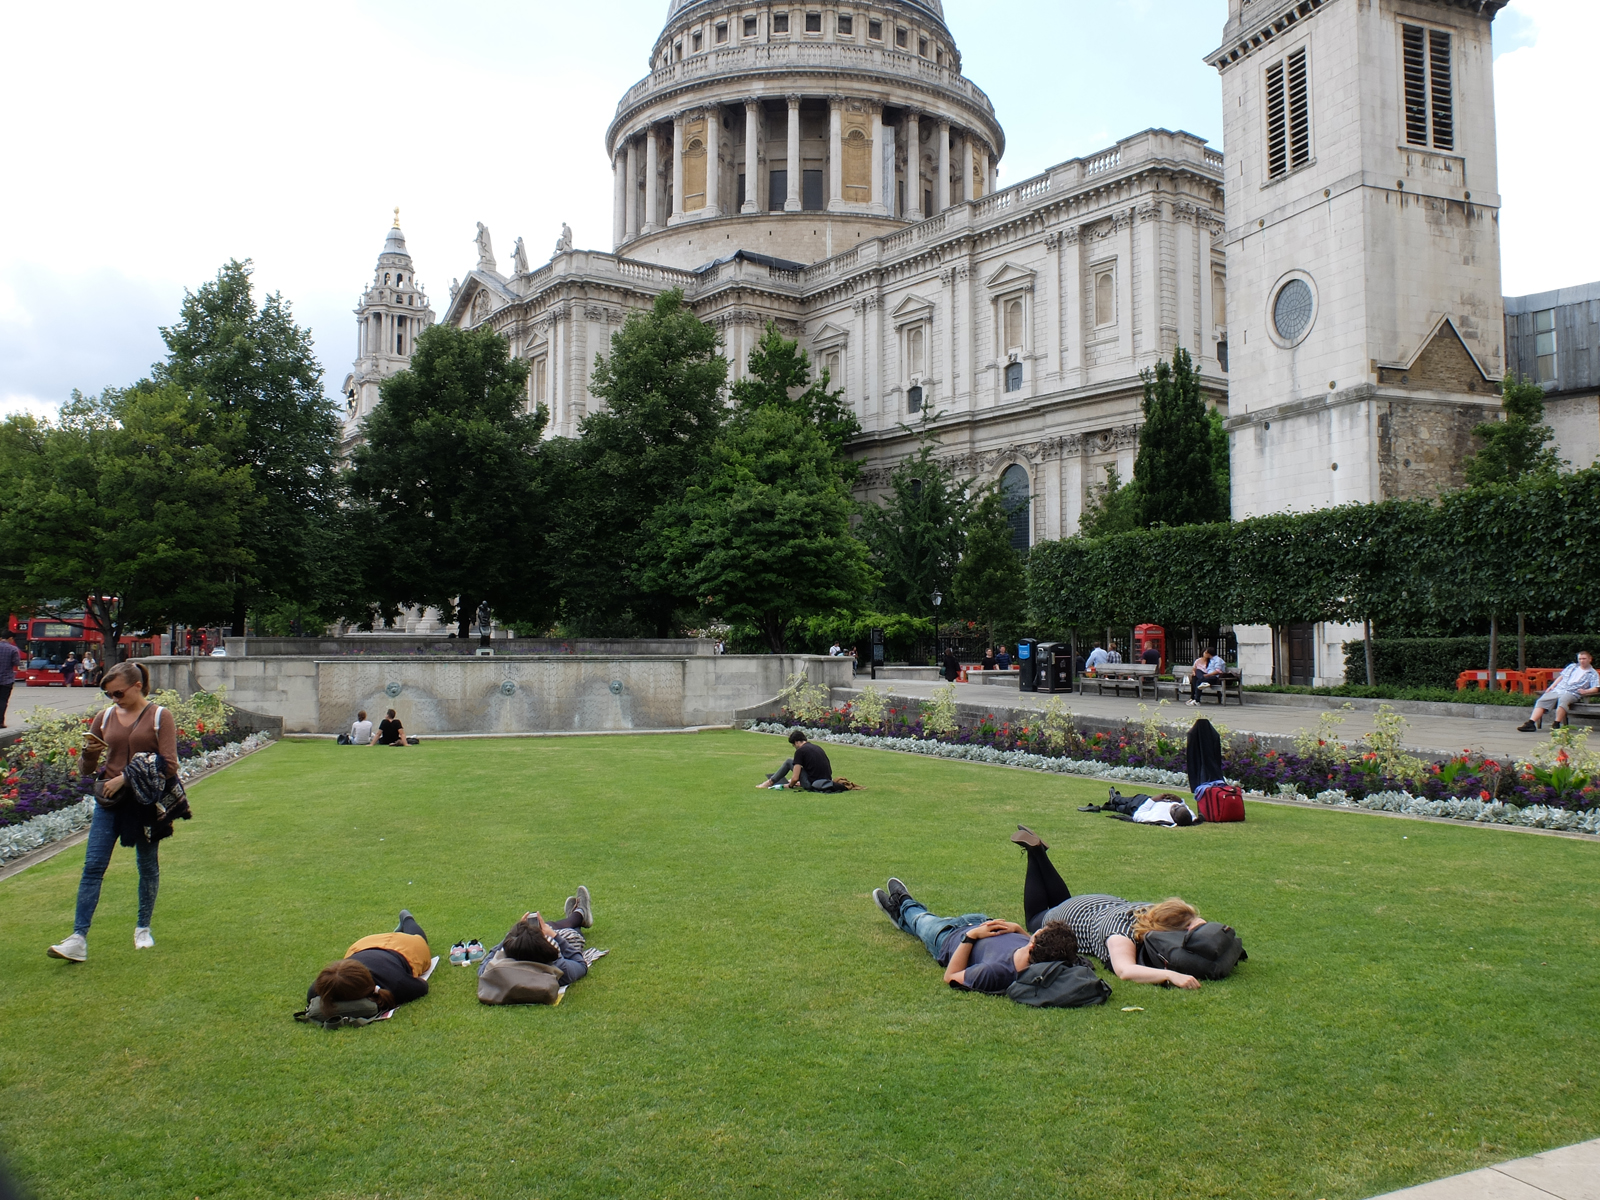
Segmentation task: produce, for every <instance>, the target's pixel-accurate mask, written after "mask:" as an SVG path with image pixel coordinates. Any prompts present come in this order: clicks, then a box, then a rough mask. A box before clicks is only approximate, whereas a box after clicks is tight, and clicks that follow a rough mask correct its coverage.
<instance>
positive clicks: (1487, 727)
mask: <svg viewBox="0 0 1600 1200" xmlns="http://www.w3.org/2000/svg"><path fill="white" fill-rule="evenodd" d="M870 682H871V680H870V679H869V678H868V677H867V676H866V675H865V674H862V675H857V676H856V679H855V686H856V687H857V688H861V687H865V686H866V685H867V684H868V683H870ZM876 686H877V687H878V689H879V690H880V691H882V690H885V689H893V691H894V694H895V695H896V696H908V697H914V698H916V699H927V698H929V697H931V696H932V695H933V693H934V691H935V690H936V689H937V688H938V687H941V686H943V685H942V684H939V683H925V682H922V681H921V680H911V679H892V680H879V681H878V683H877V685H876ZM955 689H956V698H957V700H958V702H959V703H961V704H971V705H974V706H987V707H989V708H994V707H996V706H1005V707H1012V708H1039V709H1042V708H1043V707H1044V706H1045V705H1046V704H1048V703H1049V702H1050V700H1051V699H1052V698H1053V697H1052V696H1050V695H1048V694H1041V693H1038V692H1016V691H1013V690H1012V689H1010V688H1008V687H1000V686H998V685H996V684H973V683H958V684H956V685H955ZM1059 699H1060V700H1061V702H1062V703H1063V704H1064V705H1065V706H1066V707H1067V709H1068V710H1069V711H1070V712H1073V713H1081V714H1083V715H1084V716H1092V717H1101V718H1110V719H1113V720H1124V721H1129V722H1132V723H1138V722H1140V721H1142V720H1144V713H1143V712H1141V711H1140V707H1139V701H1138V700H1136V699H1134V698H1132V697H1126V696H1125V697H1117V696H1078V695H1066V694H1062V695H1060V696H1059ZM1330 700H1331V701H1332V703H1331V704H1330V708H1329V710H1326V711H1338V702H1337V701H1336V700H1333V698H1331V697H1330ZM1144 705H1145V708H1146V709H1147V710H1159V711H1160V713H1161V716H1162V719H1163V720H1165V721H1169V722H1171V723H1173V724H1177V725H1182V726H1188V725H1190V724H1192V723H1193V721H1194V720H1195V718H1196V717H1206V718H1208V719H1209V720H1210V721H1211V722H1212V724H1215V725H1225V726H1227V727H1228V729H1230V730H1232V731H1233V732H1234V733H1264V734H1275V735H1278V736H1280V737H1284V736H1293V735H1294V734H1296V733H1298V732H1300V731H1301V730H1303V729H1315V728H1316V727H1317V720H1318V718H1319V717H1320V716H1321V713H1320V712H1319V711H1318V710H1316V709H1310V708H1287V707H1281V706H1278V705H1266V704H1251V703H1250V700H1249V694H1248V693H1246V698H1245V702H1244V705H1243V706H1242V707H1241V706H1240V705H1237V704H1229V705H1226V706H1220V707H1219V706H1218V705H1217V704H1216V703H1214V702H1212V701H1209V700H1208V701H1206V702H1205V703H1203V704H1201V705H1200V706H1199V707H1198V708H1190V707H1189V706H1188V705H1186V704H1183V703H1182V702H1181V701H1180V702H1179V703H1177V704H1174V703H1173V702H1172V701H1170V700H1165V701H1162V702H1161V703H1160V704H1159V705H1158V704H1157V703H1156V702H1155V701H1154V700H1149V699H1147V700H1145V701H1144ZM1376 716H1377V714H1376V713H1371V712H1359V711H1350V712H1346V713H1345V714H1344V717H1345V720H1344V723H1343V724H1342V725H1340V726H1339V736H1340V737H1341V738H1342V739H1344V740H1345V741H1347V742H1353V741H1355V740H1356V739H1357V738H1360V737H1361V736H1362V735H1363V734H1367V733H1371V732H1372V731H1373V730H1374V729H1376V728H1377V722H1376V720H1375V718H1376ZM1526 716H1527V713H1526V712H1525V711H1524V710H1522V709H1520V708H1508V709H1507V710H1506V719H1505V722H1504V723H1503V724H1502V723H1500V722H1497V721H1480V720H1475V719H1473V718H1472V717H1435V716H1422V715H1419V714H1405V721H1406V731H1405V743H1406V745H1407V746H1408V747H1409V748H1412V749H1414V750H1419V751H1428V752H1432V753H1437V754H1459V753H1460V752H1461V751H1462V750H1464V749H1472V750H1477V751H1482V752H1483V753H1485V754H1491V755H1493V756H1494V757H1496V758H1526V757H1527V756H1528V755H1529V754H1530V753H1531V752H1532V751H1533V750H1534V748H1535V747H1537V746H1538V745H1539V744H1540V743H1542V742H1547V741H1549V734H1548V733H1545V734H1529V733H1518V732H1517V726H1518V725H1519V724H1520V723H1521V722H1522V720H1523V719H1524V718H1525V717H1526Z"/></svg>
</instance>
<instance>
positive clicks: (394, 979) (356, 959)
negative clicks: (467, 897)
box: [306, 908, 433, 1012]
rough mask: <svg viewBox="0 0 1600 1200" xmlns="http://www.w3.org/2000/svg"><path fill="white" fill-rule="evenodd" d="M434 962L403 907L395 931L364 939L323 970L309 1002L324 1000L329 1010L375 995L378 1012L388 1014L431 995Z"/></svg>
mask: <svg viewBox="0 0 1600 1200" xmlns="http://www.w3.org/2000/svg"><path fill="white" fill-rule="evenodd" d="M432 964H433V956H432V954H430V953H429V951H428V938H427V935H426V934H424V933H423V932H422V926H420V925H418V924H417V920H416V918H415V917H413V916H412V915H411V912H410V910H409V909H404V908H402V909H401V910H400V924H399V925H397V926H396V927H395V931H394V932H393V933H375V934H373V935H372V936H371V937H364V938H362V939H361V940H360V941H358V942H356V943H355V944H354V945H352V946H351V947H350V949H348V950H346V951H345V952H344V957H343V958H341V959H340V960H339V961H338V962H331V963H329V964H328V965H327V966H325V967H323V968H322V971H321V972H320V973H319V974H318V975H317V978H316V979H315V980H314V981H313V982H312V984H311V986H310V987H309V988H307V989H306V1003H307V1004H309V1003H311V1001H312V1000H313V999H315V998H316V997H318V996H320V997H321V998H322V1003H323V1006H324V1007H325V1008H327V1007H329V1006H331V1005H333V1004H336V1003H338V1002H339V1001H342V1000H365V999H366V998H367V997H368V996H371V997H372V998H373V999H374V1000H376V1001H377V1002H378V1011H379V1012H387V1011H388V1010H389V1009H391V1008H395V1007H396V1006H398V1005H401V1004H405V1003H406V1002H407V1001H410V1000H418V999H421V998H422V997H423V996H426V995H427V994H428V981H427V980H426V979H424V978H423V976H424V975H426V974H427V973H428V968H429V967H430V966H432Z"/></svg>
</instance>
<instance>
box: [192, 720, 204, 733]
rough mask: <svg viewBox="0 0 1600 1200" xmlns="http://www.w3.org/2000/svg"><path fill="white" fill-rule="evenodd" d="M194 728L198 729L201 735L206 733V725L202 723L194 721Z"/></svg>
mask: <svg viewBox="0 0 1600 1200" xmlns="http://www.w3.org/2000/svg"><path fill="white" fill-rule="evenodd" d="M194 727H195V728H196V729H198V730H199V731H200V732H201V733H204V732H205V731H206V723H205V722H204V721H196V722H195V723H194Z"/></svg>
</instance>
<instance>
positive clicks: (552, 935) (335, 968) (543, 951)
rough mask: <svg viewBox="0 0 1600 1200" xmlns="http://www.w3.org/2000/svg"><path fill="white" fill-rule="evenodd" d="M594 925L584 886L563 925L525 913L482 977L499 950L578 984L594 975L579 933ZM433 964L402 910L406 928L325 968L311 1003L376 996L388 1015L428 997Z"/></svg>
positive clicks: (363, 943)
mask: <svg viewBox="0 0 1600 1200" xmlns="http://www.w3.org/2000/svg"><path fill="white" fill-rule="evenodd" d="M593 924H594V910H593V908H592V907H591V905H590V901H589V889H588V888H586V887H581V886H580V887H579V888H578V894H577V895H576V896H568V897H567V910H566V915H565V916H563V917H562V918H561V919H560V920H559V921H546V920H545V919H544V918H543V917H541V916H540V915H539V914H538V913H537V912H530V913H523V914H522V919H521V920H520V921H518V922H517V923H516V924H515V925H513V926H512V927H511V929H510V930H509V931H508V932H507V933H506V936H505V937H503V938H501V939H500V943H499V945H497V946H495V947H494V949H492V950H490V951H489V952H488V953H487V954H485V955H484V957H483V962H482V963H480V964H479V966H478V974H479V975H480V976H481V975H482V974H483V972H484V970H485V969H486V968H487V967H488V965H489V964H490V963H491V962H493V961H494V958H495V951H497V950H498V951H501V952H503V953H504V955H505V957H506V958H511V959H516V960H518V961H521V962H536V963H547V964H549V965H550V966H553V967H556V968H557V969H559V970H560V972H561V986H562V987H566V986H567V985H569V984H573V983H576V982H577V981H578V980H580V979H582V978H583V977H584V976H585V975H587V974H588V973H589V966H588V964H587V963H586V962H584V959H583V950H584V939H583V934H581V933H579V932H578V931H579V930H580V929H587V928H589V926H591V925H593ZM432 962H433V955H432V953H431V951H430V950H429V948H428V935H427V934H425V933H423V932H422V926H420V925H418V924H417V919H416V918H415V917H413V916H412V915H411V912H410V910H409V909H404V908H402V909H401V910H400V924H399V925H397V926H396V927H395V931H394V932H393V933H375V934H373V935H372V936H370V937H364V938H362V939H361V940H360V941H358V942H356V943H355V944H354V945H352V946H351V947H350V949H348V950H346V951H345V952H344V957H343V958H341V959H340V960H339V961H338V962H331V963H329V964H328V965H327V966H325V967H323V968H322V971H321V973H320V974H318V976H317V978H316V979H315V981H313V983H312V984H311V986H310V987H309V988H307V989H306V1002H307V1003H308V1004H309V1003H310V1002H311V1001H312V1000H313V999H316V998H318V997H320V998H321V1000H322V1004H323V1007H324V1009H325V1010H327V1011H332V1008H331V1006H332V1005H334V1004H337V1003H340V1002H346V1001H351V1000H366V999H368V998H371V999H373V1000H375V1001H377V1004H378V1011H379V1012H387V1011H388V1010H389V1009H391V1008H395V1007H397V1006H398V1005H401V1004H405V1003H406V1002H407V1001H409V1000H419V999H421V998H422V997H423V996H426V995H427V994H428V981H427V980H426V979H425V978H423V976H425V975H426V974H427V973H428V969H429V967H430V966H431V965H432Z"/></svg>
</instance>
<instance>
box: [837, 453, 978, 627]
mask: <svg viewBox="0 0 1600 1200" xmlns="http://www.w3.org/2000/svg"><path fill="white" fill-rule="evenodd" d="M935 449H936V447H935V445H934V443H933V442H932V441H929V440H924V442H923V443H922V445H921V447H920V448H919V449H918V451H917V452H916V453H915V454H913V455H911V456H910V457H908V458H905V459H903V460H901V462H900V463H899V464H898V465H897V466H896V467H895V468H894V470H893V471H892V472H891V473H890V475H889V492H888V494H887V495H886V496H885V497H884V498H883V500H882V501H881V502H880V503H878V504H874V505H868V506H867V508H866V511H865V512H864V513H863V514H862V521H861V533H862V536H863V537H864V538H865V539H866V542H867V545H868V547H869V548H870V549H871V552H872V565H873V567H874V568H875V569H876V570H877V572H878V574H879V576H880V578H881V580H882V582H881V583H880V585H879V587H880V595H881V599H882V601H883V603H884V604H885V606H886V607H888V608H890V609H896V608H898V609H902V610H904V611H905V612H908V613H917V614H927V615H928V616H932V615H933V593H934V591H935V590H938V591H940V592H945V593H949V592H950V591H951V582H952V580H953V578H954V576H955V570H956V564H957V563H958V562H959V561H960V560H961V551H962V549H963V548H964V546H965V543H966V527H967V518H968V516H969V514H970V513H971V511H972V506H973V501H972V499H971V497H970V496H968V494H967V487H966V483H965V482H964V481H957V479H956V478H955V475H954V474H953V473H952V472H951V470H950V468H949V467H947V466H946V465H945V464H944V463H942V462H940V461H939V460H938V459H937V458H935V457H934V451H935Z"/></svg>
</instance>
